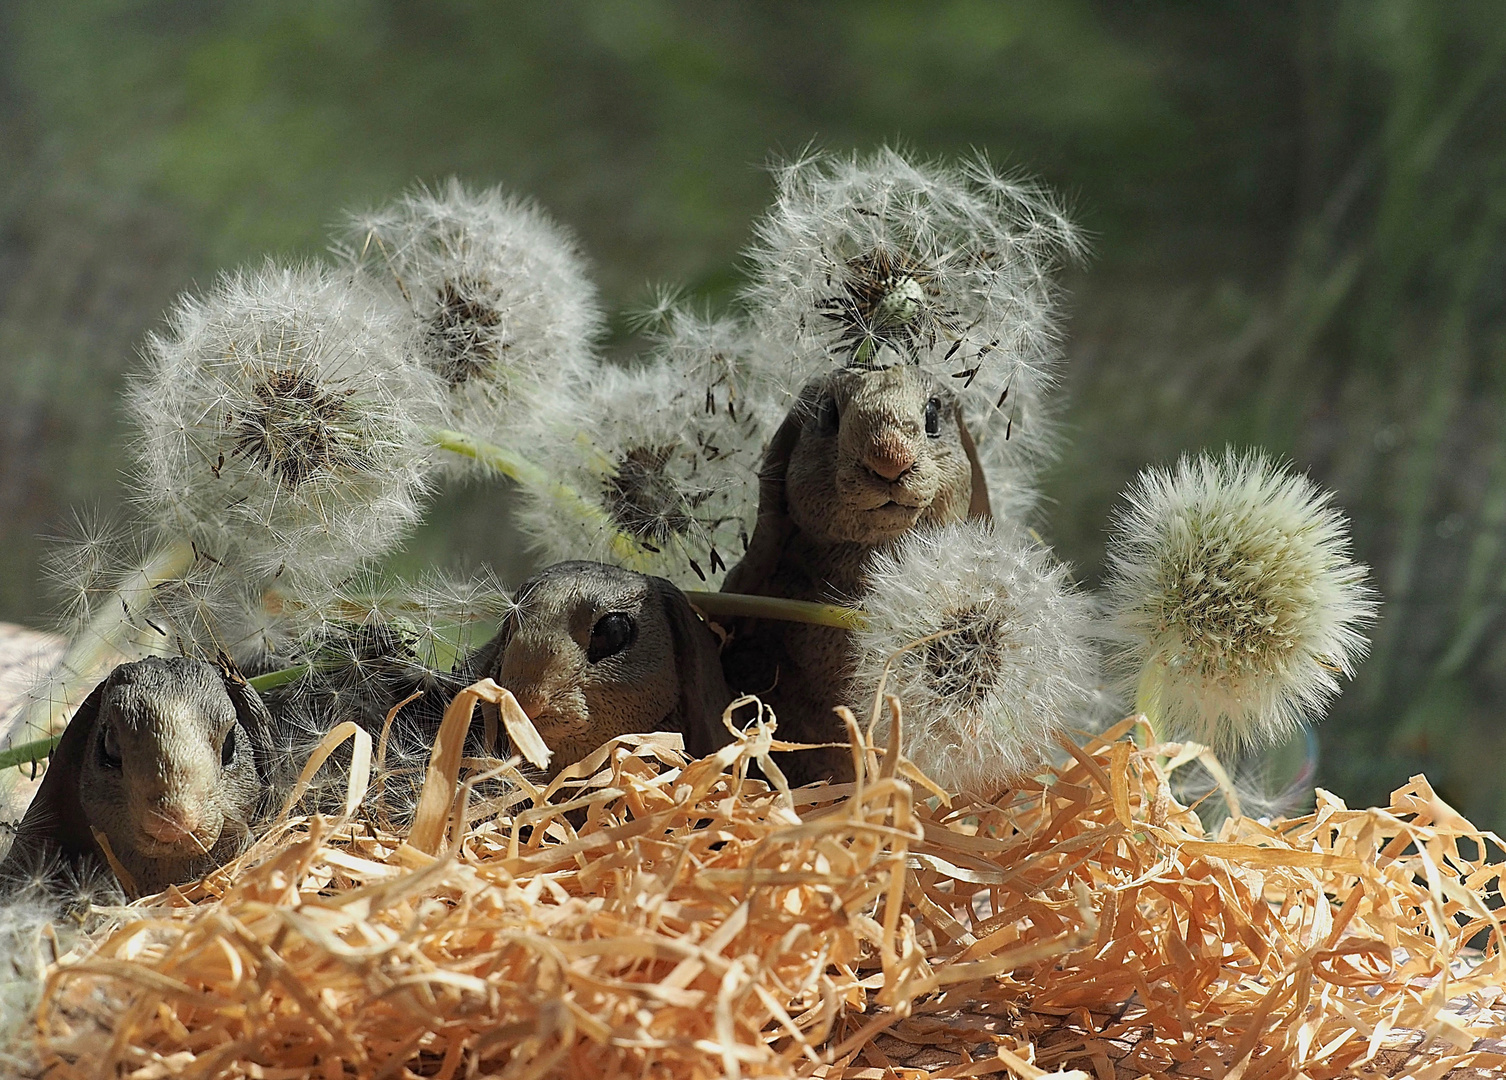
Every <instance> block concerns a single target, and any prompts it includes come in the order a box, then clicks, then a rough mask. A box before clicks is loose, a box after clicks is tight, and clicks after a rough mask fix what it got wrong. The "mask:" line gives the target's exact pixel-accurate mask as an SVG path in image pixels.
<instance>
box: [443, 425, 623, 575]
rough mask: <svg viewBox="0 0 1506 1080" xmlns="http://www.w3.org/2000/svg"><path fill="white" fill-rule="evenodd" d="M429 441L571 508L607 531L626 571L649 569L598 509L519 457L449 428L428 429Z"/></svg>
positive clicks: (574, 491)
mask: <svg viewBox="0 0 1506 1080" xmlns="http://www.w3.org/2000/svg"><path fill="white" fill-rule="evenodd" d="M429 438H430V439H431V440H432V441H433V443H434V445H435V446H437V447H439V448H440V449H441V450H448V451H450V452H451V453H453V454H460V455H462V456H464V457H468V458H471V459H472V460H473V461H477V462H480V463H481V464H482V465H485V466H487V467H488V468H490V469H493V470H495V471H496V472H499V473H501V474H502V475H503V476H505V477H507V478H508V479H510V480H514V481H516V482H517V483H519V484H522V485H523V486H524V487H529V488H533V489H534V490H535V491H539V492H542V493H544V494H546V495H548V496H549V497H550V498H551V499H553V500H555V501H556V502H559V503H562V504H564V505H566V506H571V507H574V508H575V510H576V511H577V512H578V513H579V514H580V515H581V517H582V518H583V519H585V520H586V521H589V522H590V523H591V524H593V525H596V526H598V527H600V528H603V529H605V530H607V534H608V535H609V536H610V537H611V545H612V554H613V555H614V556H616V557H617V558H618V559H621V560H622V561H623V563H624V564H625V565H626V566H627V567H628V568H629V569H632V570H645V569H647V568H648V566H649V562H648V555H647V553H646V552H645V551H644V550H643V549H642V548H641V547H639V546H638V545H637V544H636V543H634V542H633V541H632V539H630V538H629V537H627V536H625V535H624V534H623V533H622V532H621V531H620V530H619V529H617V528H616V527H615V526H614V525H613V524H612V521H611V519H610V518H609V517H608V516H607V515H606V514H605V513H604V512H603V511H602V510H601V509H599V508H598V507H595V506H592V505H591V504H590V503H589V502H587V501H586V500H585V499H584V498H582V497H581V494H580V492H578V491H576V490H575V489H574V488H572V487H571V486H570V485H569V484H562V483H560V482H559V481H558V480H556V479H554V478H553V477H552V476H550V475H549V474H548V473H547V472H545V471H544V470H543V469H542V468H540V467H539V466H538V465H536V464H534V463H533V462H531V461H529V460H528V459H527V458H526V457H524V456H523V455H522V454H518V453H515V452H514V451H512V450H508V449H505V448H504V447H501V446H497V445H496V444H495V443H489V442H486V441H485V440H483V439H478V438H476V437H475V436H473V435H467V434H465V433H464V432H462V431H451V430H449V429H448V428H432V429H430V431H429Z"/></svg>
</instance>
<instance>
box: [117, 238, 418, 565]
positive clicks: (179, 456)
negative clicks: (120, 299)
mask: <svg viewBox="0 0 1506 1080" xmlns="http://www.w3.org/2000/svg"><path fill="white" fill-rule="evenodd" d="M408 342H409V330H408V328H407V327H406V326H404V325H402V324H401V323H400V322H399V321H398V320H395V319H394V318H393V315H392V313H391V308H390V305H388V304H386V303H384V302H382V301H380V300H377V299H375V298H374V297H373V296H372V295H371V294H370V293H368V292H363V291H362V290H360V289H357V288H355V287H353V286H352V285H351V284H350V283H349V282H348V281H344V280H341V279H339V278H337V277H335V276H333V275H332V274H331V273H330V272H329V271H327V270H325V269H322V268H319V267H314V266H307V267H300V268H285V267H279V266H276V265H272V264H268V265H267V266H265V267H264V268H262V269H260V270H257V271H240V272H236V273H233V274H228V275H226V276H224V277H223V278H222V279H221V280H220V281H219V283H218V284H217V286H216V287H215V289H214V290H213V291H212V292H211V293H210V294H209V295H208V296H206V297H203V298H197V297H184V298H183V299H181V300H180V301H179V303H178V304H177V306H176V307H175V308H174V309H173V311H172V312H171V314H170V315H169V320H168V328H167V330H166V332H165V333H163V334H160V335H153V336H151V337H150V338H149V339H148V342H147V347H146V355H147V361H148V367H147V371H146V372H145V373H144V374H143V375H142V376H141V377H140V378H138V379H137V380H136V383H135V386H134V387H133V388H132V391H131V394H130V400H129V407H130V412H131V416H132V418H133V419H134V420H135V422H136V424H137V427H138V428H139V431H140V436H139V438H138V440H137V458H138V461H139V477H140V481H139V482H140V489H141V495H140V500H141V502H142V504H143V505H144V506H145V507H146V509H147V511H148V513H149V514H150V516H151V519H152V521H153V523H154V525H155V526H156V527H157V530H158V531H159V533H160V534H161V535H162V536H163V537H164V538H166V539H169V540H176V539H180V538H181V539H187V540H189V541H191V542H192V543H193V544H194V546H195V548H196V549H197V551H198V553H199V554H200V556H201V558H203V559H206V560H212V563H213V565H217V566H219V567H222V568H225V569H227V570H228V571H230V572H232V573H234V574H237V575H240V576H242V577H244V578H246V579H248V580H249V579H255V578H259V577H267V578H276V579H278V580H279V581H281V582H283V583H284V584H285V585H287V586H289V587H293V588H309V589H311V590H314V591H316V592H317V591H318V590H319V589H321V588H324V587H327V586H328V584H329V583H331V582H335V581H339V580H340V579H342V578H344V577H345V576H346V575H347V574H349V573H350V572H351V571H352V570H353V569H355V568H357V567H359V566H361V565H363V564H364V563H366V562H368V561H370V560H372V559H375V558H376V557H378V556H380V555H382V554H384V553H385V552H387V551H389V550H390V549H391V548H392V547H393V546H395V545H396V544H397V542H398V541H399V540H400V539H401V537H402V536H403V534H404V532H405V531H406V530H407V529H408V527H409V526H411V525H412V524H413V523H414V522H415V521H416V520H417V519H418V516H419V512H420V497H421V496H422V495H423V493H424V491H425V489H426V484H427V482H428V477H429V476H430V474H431V472H432V470H433V467H434V460H435V455H434V454H433V452H432V451H431V450H430V448H429V440H428V436H427V434H426V432H427V425H430V424H432V423H434V422H435V421H436V420H437V419H438V417H439V387H438V384H437V380H435V379H434V378H433V377H432V376H430V375H428V374H427V373H426V372H424V371H423V369H422V368H421V367H420V366H419V365H417V364H414V363H412V362H411V361H410V360H409V359H408V355H407V354H408Z"/></svg>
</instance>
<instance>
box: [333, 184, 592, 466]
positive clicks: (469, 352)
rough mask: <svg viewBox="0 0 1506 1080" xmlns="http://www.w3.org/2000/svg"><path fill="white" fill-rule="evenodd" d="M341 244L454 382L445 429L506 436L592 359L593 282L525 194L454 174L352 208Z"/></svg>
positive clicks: (496, 438)
mask: <svg viewBox="0 0 1506 1080" xmlns="http://www.w3.org/2000/svg"><path fill="white" fill-rule="evenodd" d="M338 250H339V251H340V252H341V253H342V254H343V255H344V256H345V258H346V259H347V260H348V261H349V262H350V263H351V264H352V265H354V266H356V267H358V268H359V269H360V271H361V272H362V273H363V274H364V275H367V276H368V277H369V278H370V279H371V280H373V281H375V282H377V283H378V284H379V285H381V286H382V287H383V288H384V290H386V291H387V292H388V293H389V295H392V296H394V297H395V298H397V299H398V300H399V302H400V304H401V306H402V307H404V308H405V309H406V311H407V313H408V315H409V317H410V318H411V320H412V321H413V324H414V327H415V330H416V333H417V337H418V341H419V345H420V355H421V356H422V357H423V359H424V361H425V363H426V364H427V365H428V366H429V368H430V369H431V370H432V371H433V372H434V373H435V374H436V375H437V376H439V378H440V379H441V380H442V381H443V383H444V384H445V386H446V388H447V396H446V399H447V402H448V406H449V413H448V416H447V419H446V421H445V422H446V424H447V425H448V426H449V427H452V428H458V429H460V430H462V431H464V432H466V433H467V434H470V435H473V436H477V437H480V438H483V439H487V440H489V441H492V442H503V443H507V442H510V441H511V439H510V435H511V432H512V428H513V426H514V424H515V423H516V421H517V420H518V419H519V418H520V417H522V416H524V415H526V414H527V413H528V412H529V411H530V410H532V409H534V408H536V407H538V405H539V404H540V402H541V400H542V399H545V398H546V397H547V395H548V394H549V393H550V392H551V390H552V389H553V388H555V387H558V386H560V385H561V384H566V383H570V382H573V381H577V380H579V379H580V378H582V377H583V375H584V373H585V372H586V371H587V370H589V368H590V367H591V364H592V348H593V344H594V342H595V340H596V338H597V337H598V336H599V335H600V333H601V329H602V316H601V312H600V309H599V307H598V304H597V298H596V290H595V287H594V285H593V284H592V283H591V281H590V279H589V278H588V277H587V275H586V269H585V261H584V259H583V257H582V256H581V254H580V252H579V249H578V247H577V245H576V243H575V241H574V239H573V238H572V237H571V236H570V235H569V234H568V233H567V232H566V231H565V230H564V229H563V228H561V227H560V226H559V225H558V224H556V223H555V222H554V221H552V220H551V219H550V218H549V217H548V215H546V214H545V213H544V212H543V211H542V210H540V209H539V208H538V207H537V206H535V205H534V204H533V203H531V202H529V201H526V200H522V199H517V198H512V197H509V196H507V195H504V194H503V193H502V191H501V190H500V189H498V188H487V189H485V190H482V191H471V190H468V189H467V188H465V187H464V186H463V185H461V184H460V182H459V181H458V180H454V179H451V180H450V181H448V182H447V183H445V184H444V185H442V186H440V187H439V188H437V189H435V190H430V189H428V188H424V187H419V188H415V189H413V190H412V191H409V192H408V193H407V194H405V195H403V196H402V197H400V198H398V199H397V200H396V201H394V202H393V203H391V204H390V205H388V206H386V207H384V208H382V209H379V210H376V211H373V212H371V213H367V214H358V215H353V216H352V218H351V220H350V223H349V226H348V228H347V231H346V235H345V237H344V240H343V242H342V244H341V246H340V248H339V249H338ZM457 460H458V459H457Z"/></svg>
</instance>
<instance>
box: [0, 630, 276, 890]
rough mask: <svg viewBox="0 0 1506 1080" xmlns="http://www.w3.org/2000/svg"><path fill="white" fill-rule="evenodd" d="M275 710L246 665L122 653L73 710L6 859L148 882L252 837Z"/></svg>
mask: <svg viewBox="0 0 1506 1080" xmlns="http://www.w3.org/2000/svg"><path fill="white" fill-rule="evenodd" d="M270 729H271V718H270V716H269V715H268V713H267V710H266V706H265V705H263V704H262V701H261V699H260V698H259V697H258V696H257V693H256V691H255V690H253V689H251V687H249V686H248V685H246V682H245V680H244V679H242V678H241V677H240V675H239V673H238V672H235V671H234V670H233V669H230V668H228V667H227V668H226V669H223V670H216V669H215V668H214V667H212V666H211V665H209V664H207V663H205V662H204V661H202V660H197V659H190V658H187V657H172V658H163V657H148V658H147V659H145V660H138V661H136V662H134V663H129V664H122V665H121V666H120V667H117V668H116V669H115V670H114V671H112V672H111V673H110V675H109V676H108V677H107V678H106V679H105V680H104V681H103V682H102V683H100V684H99V686H97V687H96V688H95V689H94V691H93V692H92V693H91V694H90V695H89V697H88V698H87V699H86V700H85V701H84V704H83V705H82V706H80V707H79V710H78V712H77V713H76V714H74V717H73V719H72V720H71V721H70V722H69V724H68V727H67V729H66V730H65V731H64V732H63V738H62V740H61V741H60V742H59V743H58V746H57V749H56V750H55V751H54V752H53V755H52V758H51V760H50V762H49V764H48V768H47V774H46V776H45V777H43V780H42V784H41V787H40V788H39V789H38V790H37V794H36V797H35V798H34V799H33V800H32V802H31V805H30V806H29V807H28V808H27V811H26V814H25V816H24V817H23V818H22V819H21V824H20V825H19V826H18V828H17V834H16V839H15V842H14V843H13V844H12V845H11V849H10V851H9V852H8V853H7V854H6V857H5V860H4V862H3V863H0V878H5V877H7V876H8V875H12V874H15V873H17V872H25V871H26V869H27V868H28V865H29V864H32V863H35V862H37V861H46V860H50V859H52V858H57V859H59V860H61V861H62V862H63V863H65V864H70V865H72V866H74V867H83V866H84V865H85V864H96V865H101V866H102V865H104V864H105V862H106V859H105V855H104V851H103V850H102V849H101V847H100V845H99V843H98V842H97V841H96V840H95V837H94V832H95V831H96V830H97V831H98V832H99V833H102V834H103V835H104V836H105V837H106V838H107V840H108V841H109V845H110V850H111V852H112V853H113V854H114V856H115V858H116V860H117V861H118V862H119V864H120V865H121V866H122V867H123V868H124V869H125V870H126V871H127V872H128V873H129V874H130V876H131V878H132V879H133V881H134V884H135V886H136V888H137V889H138V890H139V891H141V892H142V893H153V892H158V891H160V890H162V889H164V888H166V887H167V886H169V885H173V884H181V883H183V882H186V881H192V880H194V879H196V878H199V877H201V876H203V875H204V874H205V873H207V872H208V871H210V870H212V869H213V868H215V867H216V866H219V865H221V864H222V863H224V862H226V861H228V860H229V859H230V858H231V857H233V856H234V855H235V854H236V853H237V852H238V851H239V850H240V849H241V848H242V846H243V845H244V844H245V842H246V841H247V839H248V836H249V831H248V830H249V826H250V824H251V823H252V822H253V821H254V820H255V818H256V815H257V812H258V810H259V808H260V806H261V802H262V799H263V796H264V794H265V784H264V783H263V776H264V775H265V772H266V764H267V763H266V754H267V752H268V748H269V747H270V745H271V737H270Z"/></svg>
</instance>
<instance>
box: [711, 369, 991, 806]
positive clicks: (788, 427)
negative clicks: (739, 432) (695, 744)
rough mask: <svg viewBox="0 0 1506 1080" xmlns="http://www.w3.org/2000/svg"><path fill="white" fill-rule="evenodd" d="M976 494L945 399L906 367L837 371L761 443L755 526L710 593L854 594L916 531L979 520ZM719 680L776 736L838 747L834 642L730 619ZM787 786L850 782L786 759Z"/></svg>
mask: <svg viewBox="0 0 1506 1080" xmlns="http://www.w3.org/2000/svg"><path fill="white" fill-rule="evenodd" d="M988 516H990V514H989V505H988V489H987V486H986V485H985V483H984V479H983V471H982V468H981V467H980V465H979V463H978V455H977V451H976V449H975V448H974V446H973V440H972V437H971V436H970V435H969V433H968V431H967V428H966V426H965V425H964V424H963V422H962V413H961V409H960V406H959V404H958V402H957V399H956V397H955V396H954V395H953V394H952V393H951V391H950V390H949V389H948V388H947V387H946V386H945V385H943V384H942V383H941V382H940V381H939V380H937V379H936V378H935V377H933V376H932V375H930V374H929V373H927V372H925V371H923V370H921V369H920V368H919V367H915V366H911V365H904V366H895V367H887V368H878V369H864V368H842V369H839V370H836V371H833V372H830V373H829V374H827V375H824V376H822V377H821V378H818V379H815V380H813V381H812V382H810V383H809V384H807V385H806V386H805V388H804V389H803V390H802V391H801V393H800V396H799V397H798V399H797V400H796V402H795V405H794V407H793V408H791V409H790V411H789V414H788V415H787V416H786V417H785V419H784V421H783V423H781V424H780V426H779V429H778V430H777V431H776V432H775V433H774V436H773V438H772V439H770V440H769V446H768V449H767V450H766V452H765V455H764V463H763V468H762V470H761V471H760V473H759V500H758V523H757V526H756V527H755V529H754V533H753V538H752V540H751V541H750V542H749V545H748V551H747V554H746V555H745V556H744V557H743V559H742V561H741V562H739V563H738V564H737V565H736V566H734V567H733V568H732V569H731V571H729V572H728V574H727V577H726V579H725V581H724V582H723V583H722V589H723V591H726V592H743V593H753V594H758V595H764V596H779V597H787V598H790V599H795V600H812V601H819V602H825V603H852V602H855V601H856V600H857V598H858V597H859V596H860V595H861V594H862V591H863V586H864V572H865V568H866V566H867V563H868V559H869V557H870V556H871V555H872V554H873V553H874V552H875V551H878V550H882V549H883V548H885V547H887V546H888V545H890V544H892V543H893V542H894V541H895V540H897V539H899V538H900V537H901V536H903V535H905V534H906V533H907V532H909V531H911V530H912V529H914V528H916V527H917V526H920V525H933V524H934V525H940V524H944V523H946V522H950V521H959V520H962V519H963V518H968V517H984V518H986V517H988ZM724 661H725V668H726V672H727V677H728V681H729V682H730V683H731V685H732V687H733V689H734V690H736V691H737V692H739V693H752V694H758V695H759V696H760V697H761V698H762V699H763V700H764V702H765V703H767V704H769V705H771V706H772V707H773V709H774V712H775V715H776V716H777V717H778V719H779V727H780V737H781V738H785V739H789V740H792V741H798V742H830V741H834V740H835V741H843V742H845V741H846V737H847V736H846V731H845V729H844V728H843V727H842V725H841V723H840V722H839V721H838V720H837V718H836V716H835V715H834V714H833V712H832V709H833V707H834V706H837V705H843V704H845V705H854V706H855V705H857V704H858V703H857V702H853V701H849V700H847V687H848V685H849V684H850V682H851V678H852V657H851V655H850V641H849V635H848V633H847V632H846V631H845V630H841V629H837V628H833V627H825V626H812V625H808V624H804V623H795V622H778V621H774V620H765V621H759V620H753V619H741V620H738V621H737V622H736V623H735V624H734V626H733V637H732V641H731V642H730V644H729V645H728V647H727V650H726V652H725V654H724ZM780 767H781V768H783V769H785V771H786V773H787V775H788V776H789V778H790V780H791V782H794V783H805V782H809V781H813V780H818V779H834V780H839V781H840V780H847V779H850V778H851V772H852V761H851V756H850V754H849V753H848V751H846V750H845V749H843V750H833V751H822V752H815V751H807V752H805V753H802V754H798V755H795V754H791V755H786V756H785V758H784V760H782V761H781V763H780Z"/></svg>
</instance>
